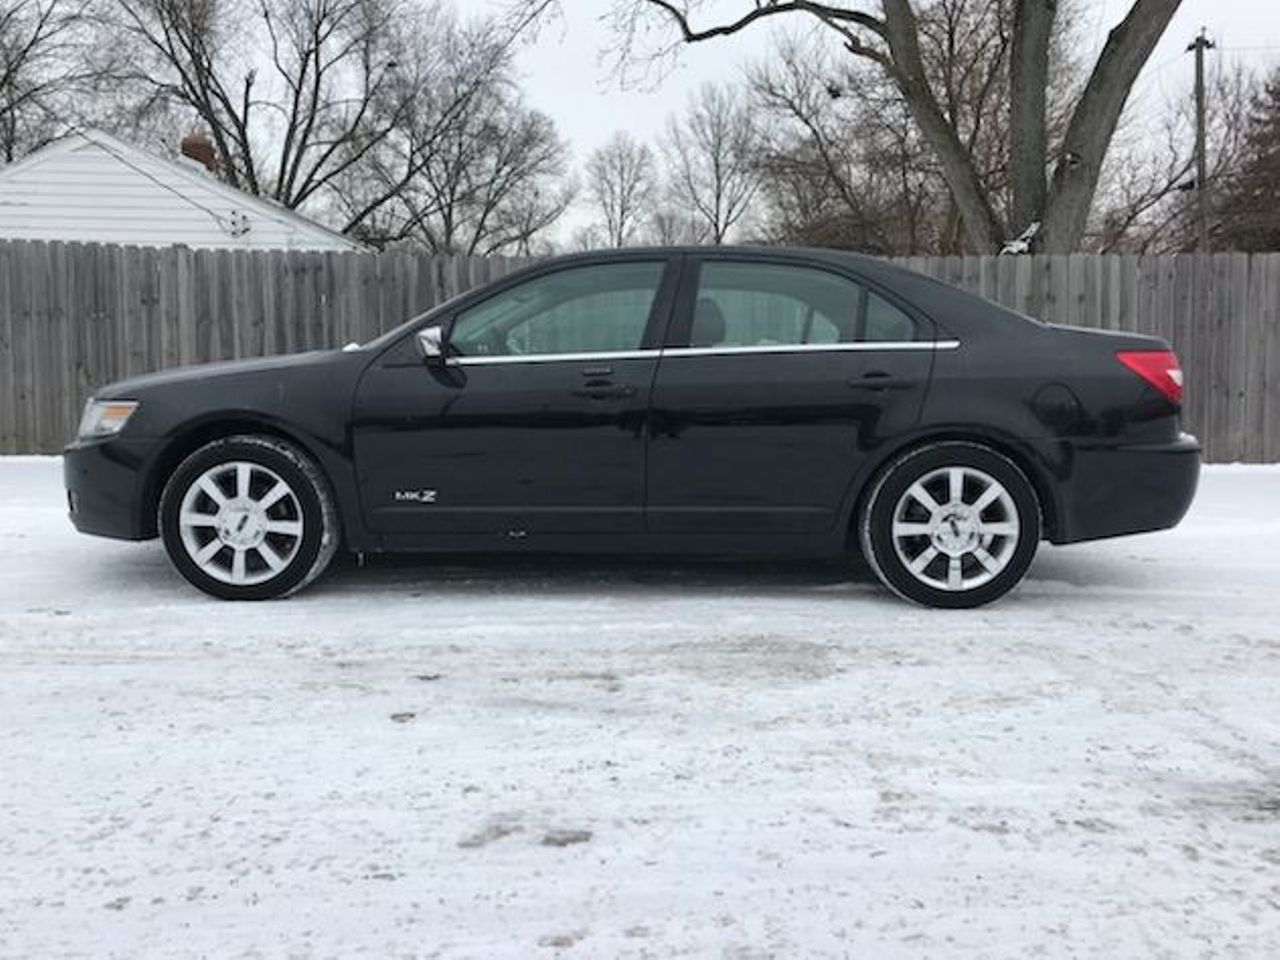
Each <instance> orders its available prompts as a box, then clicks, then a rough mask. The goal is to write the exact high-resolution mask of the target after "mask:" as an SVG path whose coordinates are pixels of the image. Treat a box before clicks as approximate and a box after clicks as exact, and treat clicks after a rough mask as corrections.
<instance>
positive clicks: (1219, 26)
mask: <svg viewBox="0 0 1280 960" xmlns="http://www.w3.org/2000/svg"><path fill="white" fill-rule="evenodd" d="M490 2H491V3H493V4H495V5H498V6H501V5H502V0H490ZM612 2H613V0H563V4H562V6H563V10H564V15H563V17H562V18H561V19H560V20H559V21H556V22H552V23H550V24H548V25H547V26H546V27H544V28H543V30H542V32H541V33H540V34H539V35H538V37H537V39H536V41H535V42H533V43H531V44H529V45H527V46H525V47H524V48H522V49H521V51H520V54H519V59H518V63H519V67H520V70H521V72H522V74H523V79H524V86H525V90H526V93H527V96H528V98H529V101H530V103H531V104H532V105H533V106H536V107H538V108H539V109H541V110H544V111H546V112H547V113H549V114H550V115H551V116H552V117H553V118H554V119H555V121H556V124H557V126H558V127H559V129H560V132H561V134H562V135H563V136H565V137H566V138H567V139H568V140H569V142H570V144H571V145H572V147H573V151H574V162H575V165H577V164H580V163H581V161H582V159H583V158H584V157H585V156H586V155H587V154H588V153H589V152H590V151H591V150H592V149H594V148H595V147H597V146H598V145H600V144H601V143H602V142H604V141H605V140H607V139H608V138H609V136H610V135H611V134H612V133H613V132H614V131H615V130H619V129H626V130H629V131H631V132H632V133H633V134H635V135H636V136H637V137H640V138H642V139H646V140H652V139H654V138H656V137H657V135H658V134H659V133H660V131H661V130H662V127H663V125H664V123H665V120H666V117H667V115H668V114H669V113H671V112H673V111H675V110H678V109H679V108H680V107H681V106H682V104H683V102H684V99H685V97H686V96H687V94H688V92H689V91H690V90H692V89H693V88H695V87H697V86H698V84H700V83H702V82H703V81H706V80H713V81H731V80H734V79H736V78H738V77H739V76H740V71H741V69H742V66H743V65H744V64H746V63H748V62H750V61H752V60H756V59H760V58H762V57H764V56H766V55H767V54H768V52H769V49H770V45H771V39H772V36H773V34H774V33H775V32H776V30H775V29H774V28H770V27H766V28H764V29H761V28H760V26H759V25H755V26H753V27H751V28H749V29H747V30H745V31H743V32H742V33H740V34H738V35H735V36H733V37H729V38H724V39H719V40H713V41H708V42H706V43H702V44H695V45H692V46H688V47H685V48H683V49H682V50H681V51H680V54H679V58H678V60H677V62H676V63H675V65H674V66H673V68H672V69H671V70H670V71H669V72H668V73H667V74H666V76H665V77H662V78H660V79H658V80H655V81H652V82H650V83H648V84H644V85H640V86H636V85H632V86H629V87H623V86H622V85H620V83H619V79H618V78H617V77H616V76H614V75H613V73H612V64H613V61H612V59H610V58H609V57H608V56H607V53H606V51H607V50H608V48H609V46H610V45H611V44H612V43H613V42H614V40H615V38H614V36H613V35H612V33H611V31H610V29H609V26H608V24H607V23H606V22H605V21H604V19H602V16H601V11H602V10H608V9H609V8H610V7H611V5H612ZM1129 5H1130V0H1093V2H1088V0H1086V5H1085V13H1084V25H1083V29H1082V31H1081V32H1082V35H1083V36H1084V37H1085V38H1086V39H1087V41H1088V42H1089V43H1090V44H1091V49H1092V53H1091V54H1090V57H1093V56H1096V54H1097V51H1098V50H1099V49H1101V47H1102V44H1103V42H1104V41H1105V39H1106V35H1107V31H1108V30H1109V29H1110V28H1111V27H1112V26H1114V25H1115V24H1116V23H1117V22H1118V21H1119V19H1120V18H1121V17H1123V15H1124V13H1125V11H1126V10H1127V9H1128V7H1129ZM745 6H746V4H745V2H744V0H716V2H712V3H708V4H707V7H708V10H709V11H712V12H713V11H714V10H715V9H716V8H717V7H718V8H720V9H721V10H723V11H728V12H729V13H730V14H732V12H733V11H734V10H741V9H744V8H745ZM868 6H869V7H870V6H871V5H870V4H868ZM782 21H793V22H794V25H797V26H798V25H799V24H801V22H802V19H801V18H795V17H779V18H777V20H776V21H774V23H776V24H781V22H782ZM1202 26H1203V27H1206V28H1208V31H1209V35H1210V38H1211V39H1213V40H1214V41H1215V42H1216V43H1217V44H1218V49H1217V50H1216V51H1213V52H1212V53H1211V54H1210V57H1211V59H1210V65H1211V68H1214V67H1215V66H1217V65H1221V66H1226V65H1229V64H1234V63H1237V62H1243V63H1246V64H1249V65H1251V66H1255V67H1258V68H1266V67H1268V66H1272V65H1280V2H1277V0H1183V3H1182V6H1181V8H1180V9H1179V11H1178V13H1177V14H1176V15H1175V17H1174V19H1173V23H1172V24H1171V25H1170V28H1169V30H1168V32H1167V33H1166V34H1165V36H1164V38H1163V40H1162V41H1161V43H1160V46H1159V47H1157V48H1156V51H1155V53H1154V54H1153V55H1152V57H1151V59H1150V61H1149V62H1148V63H1147V67H1146V69H1145V70H1144V72H1143V74H1142V75H1141V77H1139V79H1138V82H1137V84H1136V85H1135V88H1134V96H1135V98H1137V100H1138V101H1139V102H1141V103H1150V104H1151V105H1152V107H1158V106H1160V105H1161V104H1162V102H1163V101H1164V99H1165V98H1176V97H1179V96H1182V95H1189V91H1190V85H1191V77H1192V56H1191V54H1189V53H1186V52H1185V49H1186V46H1187V44H1188V43H1189V42H1190V41H1191V40H1192V38H1193V37H1194V36H1195V34H1196V33H1197V32H1198V31H1199V29H1200V28H1201V27H1202ZM581 215H582V212H578V214H577V215H576V216H575V217H574V218H573V219H574V221H579V218H580V217H581Z"/></svg>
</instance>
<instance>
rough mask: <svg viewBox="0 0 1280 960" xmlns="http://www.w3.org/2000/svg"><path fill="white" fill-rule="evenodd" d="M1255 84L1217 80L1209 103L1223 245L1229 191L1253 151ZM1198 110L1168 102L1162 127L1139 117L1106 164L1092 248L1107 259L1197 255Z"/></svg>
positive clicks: (1247, 79)
mask: <svg viewBox="0 0 1280 960" xmlns="http://www.w3.org/2000/svg"><path fill="white" fill-rule="evenodd" d="M1256 92H1257V81H1256V78H1255V77H1254V76H1253V75H1252V74H1251V73H1249V72H1248V71H1245V70H1242V69H1237V70H1234V71H1228V72H1223V73H1220V74H1218V75H1217V76H1215V77H1214V78H1213V80H1212V82H1211V92H1210V96H1209V98H1208V100H1209V103H1210V105H1211V106H1210V110H1209V112H1208V126H1207V141H1208V146H1209V149H1208V156H1209V166H1208V176H1207V178H1206V180H1207V182H1206V184H1205V185H1206V186H1207V187H1208V188H1209V190H1210V196H1211V198H1213V200H1214V203H1213V210H1212V214H1213V217H1214V227H1213V234H1214V236H1215V238H1217V239H1219V240H1221V239H1222V233H1223V227H1224V225H1225V221H1226V219H1227V215H1226V213H1225V211H1224V209H1223V201H1224V197H1223V195H1222V190H1223V188H1224V187H1225V186H1226V185H1227V184H1228V183H1229V182H1230V179H1231V177H1232V175H1233V172H1234V171H1235V170H1237V169H1238V168H1239V166H1240V164H1241V162H1242V158H1243V156H1244V154H1245V151H1246V148H1247V137H1248V132H1249V109H1250V103H1251V101H1252V99H1253V97H1254V96H1255V95H1256ZM1194 143H1195V111H1194V108H1193V105H1192V102H1191V100H1190V98H1188V97H1182V98H1180V99H1179V100H1177V101H1174V102H1172V103H1167V104H1165V106H1164V109H1163V110H1162V111H1160V119H1159V120H1158V122H1152V119H1151V118H1150V117H1149V116H1147V115H1145V114H1144V115H1142V116H1135V117H1133V118H1131V119H1130V120H1129V121H1127V123H1126V124H1124V125H1122V127H1121V130H1120V133H1119V134H1118V136H1117V142H1116V147H1115V149H1113V151H1112V155H1111V156H1109V157H1108V159H1107V168H1106V170H1105V172H1104V175H1103V188H1102V189H1101V190H1100V192H1099V199H1098V204H1097V206H1098V208H1099V209H1098V211H1097V212H1096V213H1095V215H1094V217H1093V220H1092V222H1091V224H1090V229H1089V232H1088V234H1087V235H1086V244H1085V245H1086V246H1087V247H1089V248H1090V249H1096V250H1098V251H1099V252H1102V253H1165V252H1175V251H1184V250H1192V249H1194V248H1195V245H1196V237H1195V223H1194V213H1195V203H1194V200H1195V196H1196V193H1195V191H1196V190H1197V189H1199V185H1198V184H1197V183H1196V182H1195V158H1194V153H1193V145H1194Z"/></svg>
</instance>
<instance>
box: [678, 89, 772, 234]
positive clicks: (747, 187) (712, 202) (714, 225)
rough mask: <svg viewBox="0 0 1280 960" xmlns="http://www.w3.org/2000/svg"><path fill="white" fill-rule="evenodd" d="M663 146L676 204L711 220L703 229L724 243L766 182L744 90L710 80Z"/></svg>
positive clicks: (755, 131) (756, 132) (700, 217)
mask: <svg viewBox="0 0 1280 960" xmlns="http://www.w3.org/2000/svg"><path fill="white" fill-rule="evenodd" d="M662 152H663V156H664V158H665V160H666V169H667V175H668V177H669V178H670V184H669V191H670V195H671V199H672V200H673V201H674V203H675V205H676V206H678V207H684V208H687V209H688V210H689V211H690V212H691V213H692V214H693V215H694V216H695V217H696V218H697V219H698V220H701V221H702V222H703V224H705V231H702V232H705V233H706V235H707V236H708V238H709V239H710V240H711V242H712V243H715V244H720V243H723V242H724V240H725V237H726V236H727V234H728V233H729V231H730V230H731V229H732V228H733V227H734V226H735V225H736V224H737V223H738V222H739V221H740V220H741V219H742V218H743V216H744V215H745V214H746V213H747V210H748V208H749V206H750V204H751V200H752V197H754V196H755V193H756V190H757V189H758V187H759V182H760V175H759V166H758V163H757V159H758V153H759V134H758V130H757V127H756V123H755V120H754V118H753V116H752V112H751V110H750V108H749V107H748V106H747V104H746V103H745V102H744V100H743V98H742V96H741V95H740V94H739V93H738V92H737V91H735V90H733V89H731V88H728V87H721V86H716V85H714V84H704V85H703V86H702V87H701V88H699V89H698V91H697V92H696V93H695V94H694V95H693V96H691V97H690V99H689V102H688V105H687V107H686V109H685V113H684V115H683V116H680V117H672V118H671V119H670V120H669V121H668V123H667V131H666V136H665V137H664V138H663V140H662ZM670 223H672V224H674V223H675V221H670Z"/></svg>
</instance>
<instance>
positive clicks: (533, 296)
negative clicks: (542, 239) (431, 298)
mask: <svg viewBox="0 0 1280 960" xmlns="http://www.w3.org/2000/svg"><path fill="white" fill-rule="evenodd" d="M664 268H665V264H664V263H662V262H661V261H652V262H642V263H614V264H599V265H595V266H587V267H574V268H571V269H568V270H558V271H556V272H555V273H551V274H547V275H545V276H541V277H537V278H535V279H533V280H529V281H528V282H526V283H522V284H520V285H519V286H517V287H513V288H512V289H510V290H506V291H504V292H503V293H499V294H497V295H496V296H493V297H490V298H489V299H488V300H485V301H484V302H483V303H480V304H478V305H476V306H474V307H471V308H470V309H469V310H464V311H463V312H461V313H459V314H458V316H457V319H456V320H455V321H454V325H453V331H452V333H451V335H450V337H449V345H450V348H451V349H452V351H453V352H455V353H458V354H461V355H462V356H467V357H473V356H525V355H528V356H537V355H539V354H552V353H601V352H604V353H610V352H618V351H624V350H638V349H639V348H640V346H641V345H642V343H643V342H644V331H645V327H646V326H647V325H648V322H649V313H650V311H651V310H652V309H653V301H654V298H655V297H656V296H657V293H658V287H659V285H660V284H661V282H662V273H663V270H664Z"/></svg>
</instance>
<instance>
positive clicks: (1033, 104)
mask: <svg viewBox="0 0 1280 960" xmlns="http://www.w3.org/2000/svg"><path fill="white" fill-rule="evenodd" d="M957 2H958V0H957ZM972 2H974V3H981V2H987V3H992V4H995V3H1002V2H1004V0H972ZM1011 2H1012V7H1013V9H1012V14H1011V19H1010V21H1009V25H1008V32H1007V42H1008V44H1009V71H1008V78H1009V79H1008V84H1007V87H1006V90H1007V95H1006V96H1005V97H1004V98H1003V102H1002V103H1001V104H999V109H1000V111H1001V112H1003V113H1004V114H1005V115H1006V116H1007V117H1008V125H1007V129H1006V136H1005V142H1006V144H1007V145H1008V152H1009V165H1010V171H1009V180H1010V191H1011V198H1010V202H1009V204H1008V211H1009V212H1008V214H1007V216H1004V217H1002V216H1001V215H1000V212H999V207H998V204H997V203H996V201H995V198H993V197H992V196H991V194H990V193H989V192H988V191H987V190H986V189H985V187H984V184H983V178H982V171H981V169H980V168H979V165H978V164H977V163H976V162H975V157H974V154H973V151H972V150H971V149H970V148H969V147H968V146H967V145H966V142H965V137H964V135H963V131H962V130H961V129H959V128H958V127H957V125H956V123H955V122H954V118H952V117H949V116H948V113H947V109H946V104H945V95H944V96H942V97H940V96H939V88H938V87H937V85H936V82H935V80H934V78H931V77H930V75H929V70H928V66H927V60H926V56H925V36H924V34H923V33H922V30H921V16H920V12H919V11H918V10H917V6H919V5H920V4H918V3H917V4H913V2H912V0H861V2H860V0H849V2H846V3H829V2H818V0H738V2H737V3H736V4H735V5H734V6H736V8H737V9H736V11H735V12H731V13H725V14H724V15H723V16H720V17H716V16H712V15H710V14H709V13H708V12H707V11H708V10H709V7H710V5H708V4H705V3H702V2H700V0H615V6H614V22H615V25H616V27H617V33H618V36H619V38H620V40H619V47H620V50H621V52H622V54H623V56H624V57H634V56H635V55H636V54H637V52H639V51H637V49H636V47H637V45H638V44H640V43H641V42H643V40H644V38H646V37H650V36H652V35H653V33H654V31H652V30H650V29H648V27H649V26H651V25H652V21H650V20H649V19H647V18H649V17H650V16H652V17H654V18H656V22H659V23H661V22H665V23H666V24H668V26H669V28H670V31H669V32H668V34H667V36H668V37H669V38H670V40H669V41H668V42H665V43H663V44H662V45H661V46H660V47H659V48H658V49H657V50H656V51H650V52H651V53H656V54H657V55H658V56H659V57H661V56H662V55H664V54H666V55H669V54H670V53H671V52H672V51H673V50H674V49H675V48H676V47H678V46H679V45H681V44H688V43H701V42H706V41H711V40H715V39H717V38H721V37H725V36H728V35H731V34H735V33H738V32H740V31H742V30H746V29H750V28H753V27H756V26H757V25H759V24H760V23H763V22H765V21H767V20H770V19H772V18H775V17H784V16H785V17H788V18H791V19H793V20H797V21H798V20H800V19H801V18H804V19H807V20H808V21H809V22H811V23H813V24H816V25H817V26H818V27H819V28H821V29H823V30H825V31H827V32H828V33H829V34H830V35H831V36H833V37H835V38H836V39H838V40H839V41H840V43H841V45H842V46H843V48H844V49H845V51H846V52H847V53H849V54H850V55H851V56H853V57H856V58H859V59H861V60H864V61H866V62H868V63H871V64H874V65H875V66H876V67H878V68H879V69H880V70H881V71H883V73H884V75H885V76H886V77H888V78H889V79H890V81H892V83H893V84H894V86H895V87H896V88H897V90H898V92H899V93H900V94H901V96H902V98H903V101H904V102H905V103H906V105H907V107H908V109H909V110H910V112H911V116H912V119H913V120H914V122H915V124H916V126H917V128H918V129H919V131H920V134H921V136H923V138H924V139H925V141H926V142H927V143H928V144H929V146H930V149H931V150H932V151H933V153H934V156H935V158H936V160H937V163H938V167H939V169H940V170H941V173H942V176H943V178H944V179H945V181H946V184H947V186H948V188H949V190H950V193H951V196H952V199H953V202H954V203H955V205H956V209H957V211H958V214H959V217H960V220H961V222H962V224H963V229H964V234H965V238H966V241H967V246H968V247H969V248H970V249H972V250H974V251H995V250H999V249H1001V248H1002V246H1004V244H1005V242H1006V241H1007V240H1009V239H1010V238H1012V237H1017V236H1020V235H1022V234H1023V233H1024V232H1026V231H1028V229H1029V228H1031V227H1032V225H1035V246H1036V248H1037V249H1042V250H1046V251H1051V252H1062V251H1069V250H1074V249H1076V248H1077V247H1078V246H1079V243H1080V239H1081V237H1082V235H1083V233H1084V229H1085V224H1086V220H1087V217H1088V215H1089V212H1090V209H1091V207H1092V205H1093V199H1094V195H1095V193H1096V191H1097V188H1098V182H1099V177H1100V176H1101V172H1102V164H1103V160H1104V159H1105V157H1106V153H1107V148H1108V146H1109V145H1110V143H1111V138H1112V135H1113V134H1114V132H1115V129H1116V124H1117V123H1118V122H1119V119H1120V114H1121V111H1122V110H1123V108H1124V104H1125V101H1126V100H1127V99H1128V96H1129V91H1130V89H1131V88H1132V86H1133V82H1134V80H1135V79H1136V78H1137V76H1138V73H1139V71H1141V69H1142V67H1143V65H1144V64H1145V63H1146V62H1147V59H1148V58H1149V57H1150V55H1151V51H1152V50H1153V49H1154V48H1155V45H1156V43H1157V41H1158V40H1159V39H1160V37H1161V35H1162V34H1163V33H1164V31H1165V28H1166V27H1167V26H1168V24H1169V21H1170V19H1171V18H1172V17H1173V15H1174V13H1175V12H1176V11H1177V9H1178V7H1179V5H1180V3H1181V0H1131V3H1130V5H1129V8H1128V11H1127V13H1126V14H1125V16H1124V18H1123V19H1122V20H1121V21H1120V22H1119V23H1118V24H1116V25H1115V27H1113V28H1112V30H1111V31H1110V33H1109V34H1108V36H1107V40H1106V43H1105V44H1104V45H1103V48H1102V51H1101V53H1100V54H1099V55H1098V59H1097V61H1096V62H1095V64H1094V66H1093V69H1092V71H1091V72H1089V74H1088V79H1087V80H1086V82H1085V83H1084V86H1083V88H1082V89H1081V91H1080V94H1079V95H1078V96H1077V97H1075V99H1074V102H1073V104H1072V106H1071V110H1070V114H1069V119H1068V121H1067V124H1066V128H1065V131H1064V133H1063V136H1062V139H1061V142H1060V143H1059V144H1057V145H1056V147H1054V148H1053V149H1051V146H1050V144H1051V137H1050V127H1049V116H1050V98H1049V93H1048V92H1047V91H1048V88H1049V79H1050V52H1051V48H1052V46H1053V42H1054V38H1055V37H1056V36H1058V35H1059V34H1060V33H1061V32H1062V31H1064V30H1069V29H1070V28H1071V26H1072V22H1071V21H1072V17H1071V15H1070V10H1071V8H1070V7H1069V6H1068V5H1066V4H1062V3H1060V2H1059V0H1011ZM541 6H542V7H544V8H545V6H546V4H545V3H542V4H541ZM925 6H931V5H925ZM726 7H730V4H727V3H725V4H717V5H716V7H715V9H716V10H717V11H719V10H723V9H725V8H726ZM1064 11H1065V12H1064ZM995 110H996V105H994V104H993V107H992V112H994V111H995Z"/></svg>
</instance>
